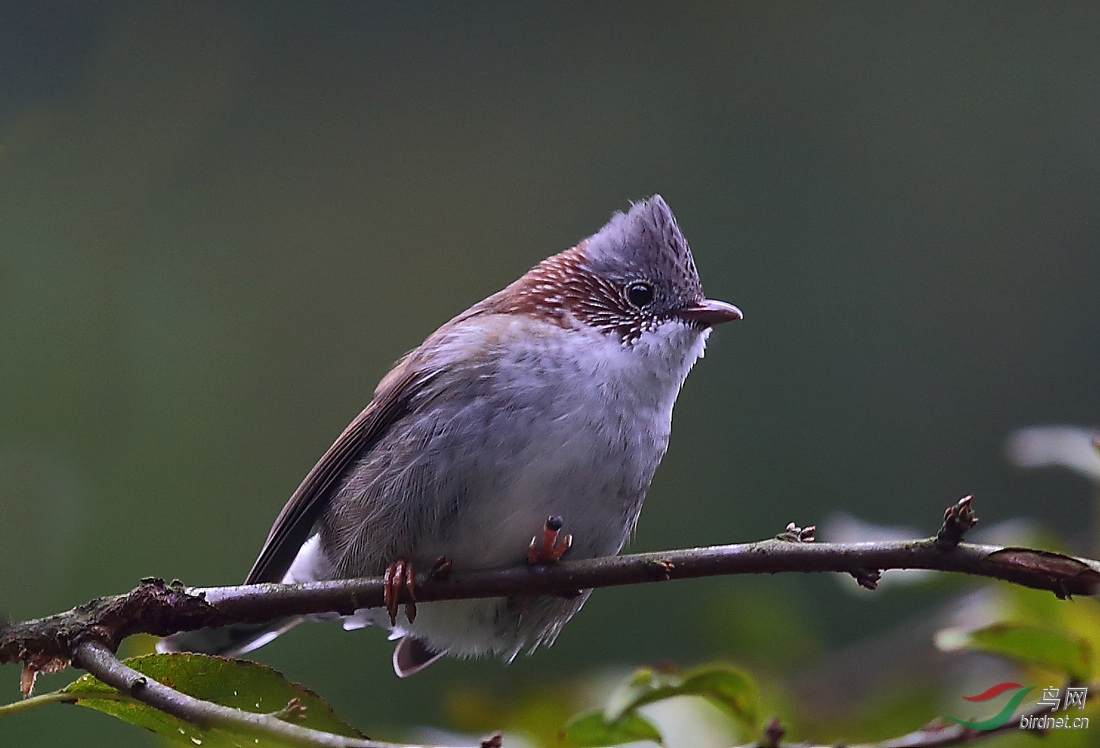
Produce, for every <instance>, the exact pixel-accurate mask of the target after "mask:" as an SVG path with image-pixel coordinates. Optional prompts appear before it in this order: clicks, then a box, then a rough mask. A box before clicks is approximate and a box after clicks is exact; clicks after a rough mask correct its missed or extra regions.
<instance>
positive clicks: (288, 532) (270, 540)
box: [245, 356, 434, 584]
mask: <svg viewBox="0 0 1100 748" xmlns="http://www.w3.org/2000/svg"><path fill="white" fill-rule="evenodd" d="M411 359H412V356H406V358H405V359H404V360H403V361H402V362H401V363H399V364H398V365H397V366H396V367H395V368H394V369H393V371H391V372H390V373H389V374H388V375H387V376H386V377H385V378H384V379H383V380H382V382H381V384H379V386H378V389H377V391H376V392H375V395H374V398H373V399H372V400H371V401H370V403H369V404H368V405H367V407H366V408H364V409H363V412H362V413H360V414H359V415H358V416H356V417H355V420H354V421H352V422H351V423H350V424H349V425H348V427H347V428H346V429H344V433H342V434H340V436H339V438H337V440H336V441H335V442H334V443H333V445H332V446H331V447H329V448H328V451H327V452H325V454H324V455H323V456H322V457H321V459H320V460H319V461H318V462H317V464H316V465H314V466H313V469H312V470H310V471H309V474H308V475H306V477H305V479H304V480H303V481H302V484H301V485H300V486H298V489H297V490H296V491H295V492H294V495H293V496H291V497H290V500H289V501H287V503H286V506H284V507H283V510H282V511H281V512H279V516H278V517H277V518H276V519H275V524H274V525H272V527H271V532H270V533H268V536H267V540H266V541H264V547H263V548H262V549H260V555H259V557H258V558H257V559H256V563H255V564H253V565H252V571H250V572H248V578H247V579H245V584H253V583H256V582H278V581H280V580H282V578H283V575H284V574H285V573H286V571H287V569H289V568H290V565H291V563H292V562H293V561H294V557H295V556H296V555H297V553H298V551H299V549H300V548H301V546H302V544H303V543H305V541H306V539H307V538H308V537H309V534H310V532H312V530H313V526H314V524H315V523H316V522H317V520H318V518H319V517H320V516H321V513H322V512H323V511H324V509H325V507H326V506H327V505H328V502H329V500H330V499H331V498H332V495H333V492H334V491H336V490H339V488H340V485H341V484H342V483H343V479H344V477H345V476H346V475H347V472H348V470H350V469H351V468H353V467H354V466H355V465H356V463H357V462H358V461H359V459H360V457H361V456H362V455H363V454H364V453H366V452H367V451H369V450H370V449H371V448H373V447H374V445H375V444H377V443H378V440H379V439H381V438H382V437H383V436H384V435H385V434H386V432H387V431H388V430H389V429H390V427H392V426H393V424H394V423H396V422H397V421H398V420H400V419H401V418H402V417H404V416H405V415H406V414H407V413H408V412H409V403H410V401H411V400H412V399H413V398H414V397H415V396H416V395H417V394H418V393H419V392H420V391H421V390H422V389H423V388H424V386H425V385H426V384H428V383H429V382H430V381H431V380H432V379H433V378H434V374H433V372H432V371H425V370H424V369H420V368H419V367H415V366H413V365H412V361H411Z"/></svg>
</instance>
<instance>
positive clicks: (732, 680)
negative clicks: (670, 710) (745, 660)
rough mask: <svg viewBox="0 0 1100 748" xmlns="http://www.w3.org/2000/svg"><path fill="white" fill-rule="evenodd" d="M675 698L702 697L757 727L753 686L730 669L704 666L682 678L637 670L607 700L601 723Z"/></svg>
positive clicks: (739, 673)
mask: <svg viewBox="0 0 1100 748" xmlns="http://www.w3.org/2000/svg"><path fill="white" fill-rule="evenodd" d="M676 696H698V697H701V698H703V699H706V700H707V701H709V702H710V703H711V704H714V705H715V706H716V707H718V708H719V709H721V710H722V711H723V712H725V713H726V714H727V715H729V716H730V717H731V718H733V719H734V721H736V722H738V723H740V724H742V725H744V726H746V727H748V728H750V729H752V728H753V727H754V726H755V724H756V713H757V707H758V701H759V700H758V697H757V691H756V684H755V683H754V682H753V680H752V678H750V677H749V676H748V675H747V674H746V673H745V672H743V671H742V670H739V669H737V668H735V667H731V666H729V665H704V666H702V667H699V668H695V669H694V670H689V671H687V672H686V673H684V674H683V675H677V674H675V673H658V672H657V671H655V670H652V669H650V668H639V669H638V670H637V671H635V673H634V674H633V675H632V676H631V677H630V678H629V679H628V680H627V681H626V682H625V683H624V684H623V685H621V686H619V687H618V688H617V689H615V691H614V692H613V693H612V694H611V696H610V697H609V698H608V700H607V706H605V707H604V710H603V714H604V721H605V722H608V723H611V722H615V721H616V720H618V719H621V718H622V717H623V716H624V715H627V714H632V713H634V712H635V710H636V709H638V708H639V707H641V706H644V705H645V704H652V703H654V702H656V701H663V700H664V699H671V698H674V697H676Z"/></svg>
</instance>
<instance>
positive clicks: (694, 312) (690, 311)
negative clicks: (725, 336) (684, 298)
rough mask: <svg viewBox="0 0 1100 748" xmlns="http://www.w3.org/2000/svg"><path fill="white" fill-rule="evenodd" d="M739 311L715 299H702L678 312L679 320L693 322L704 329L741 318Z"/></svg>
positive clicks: (731, 305)
mask: <svg viewBox="0 0 1100 748" xmlns="http://www.w3.org/2000/svg"><path fill="white" fill-rule="evenodd" d="M742 316H743V315H742V314H741V310H740V309H738V308H737V307H735V306H734V305H733V304H727V303H726V302H724V301H717V300H715V299H703V300H702V301H699V302H696V303H694V304H692V305H691V306H686V307H684V308H683V309H681V310H680V311H679V317H680V318H681V319H685V320H688V321H689V322H695V323H698V324H700V325H703V326H704V327H714V326H715V325H720V324H722V323H723V322H730V321H731V320H735V319H741V318H742Z"/></svg>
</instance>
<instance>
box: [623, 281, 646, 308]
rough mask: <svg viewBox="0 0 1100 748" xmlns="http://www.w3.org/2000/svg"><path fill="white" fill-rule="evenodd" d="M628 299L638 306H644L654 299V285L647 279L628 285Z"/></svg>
mask: <svg viewBox="0 0 1100 748" xmlns="http://www.w3.org/2000/svg"><path fill="white" fill-rule="evenodd" d="M626 298H627V300H628V301H629V302H630V303H631V304H633V305H634V306H636V307H639V308H640V307H643V306H645V305H646V304H648V303H649V302H651V301H653V286H652V285H651V284H649V283H646V282H645V281H636V282H634V283H631V284H630V285H629V286H627V287H626Z"/></svg>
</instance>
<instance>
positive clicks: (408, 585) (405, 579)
mask: <svg viewBox="0 0 1100 748" xmlns="http://www.w3.org/2000/svg"><path fill="white" fill-rule="evenodd" d="M402 589H404V590H405V592H406V593H407V596H408V599H407V600H406V601H405V617H406V618H408V619H409V623H412V622H413V621H414V620H415V619H416V572H415V571H414V570H413V565H412V562H411V561H406V560H405V559H403V558H399V559H397V560H396V561H394V562H393V563H392V564H390V565H389V566H387V567H386V573H385V574H384V575H383V576H382V590H383V593H382V595H383V601H384V602H385V605H386V610H387V611H388V612H389V614H390V625H391V626H395V625H397V608H398V606H400V604H401V599H400V598H401V590H402Z"/></svg>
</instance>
